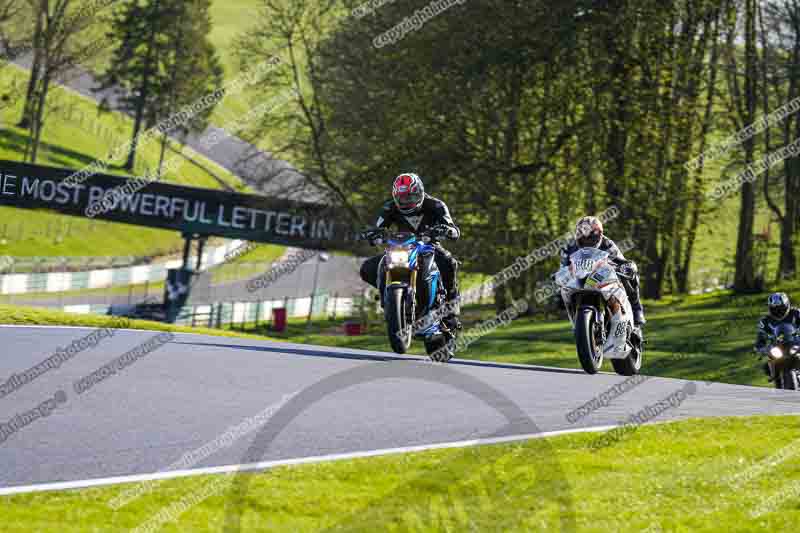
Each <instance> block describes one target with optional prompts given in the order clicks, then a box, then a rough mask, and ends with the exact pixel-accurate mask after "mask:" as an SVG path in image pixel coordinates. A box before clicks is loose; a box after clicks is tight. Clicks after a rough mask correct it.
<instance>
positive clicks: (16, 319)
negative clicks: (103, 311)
mask: <svg viewBox="0 0 800 533" xmlns="http://www.w3.org/2000/svg"><path fill="white" fill-rule="evenodd" d="M0 324H6V325H38V326H83V327H90V328H103V327H118V326H119V318H118V317H111V316H105V315H94V314H85V315H84V314H76V313H64V312H61V311H52V310H49V309H39V308H35V307H21V306H16V305H5V304H0ZM126 329H141V330H147V331H172V332H174V333H195V334H198V335H214V336H218V337H240V338H244V339H253V340H262V341H263V340H270V341H274V340H278V339H274V338H266V336H265V335H259V334H255V333H246V332H240V331H233V330H228V329H209V328H191V327H185V326H174V325H171V324H164V323H161V322H150V321H148V320H131V321H130V323H129V325H127V326H126Z"/></svg>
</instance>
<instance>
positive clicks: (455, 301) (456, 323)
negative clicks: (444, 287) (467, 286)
mask: <svg viewBox="0 0 800 533" xmlns="http://www.w3.org/2000/svg"><path fill="white" fill-rule="evenodd" d="M460 299H461V297H460V296H459V294H458V290H454V291H453V292H450V293H448V294H447V301H446V302H445V306H446V307H447V309H448V311H449V312H448V313H447V314H445V315H444V316H443V317H442V322H444V325H445V326H447V329H449V330H450V331H452V332H454V333H455V332H456V331H458V330H460V329H461V328H462V325H461V320H459V318H458V317H459V315H460V314H461V305H460V302H459V300H460Z"/></svg>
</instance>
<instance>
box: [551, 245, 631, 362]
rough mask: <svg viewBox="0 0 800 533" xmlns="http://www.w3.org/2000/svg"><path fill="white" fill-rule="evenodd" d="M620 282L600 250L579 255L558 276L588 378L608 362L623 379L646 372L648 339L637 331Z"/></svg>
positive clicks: (593, 249)
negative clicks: (605, 360)
mask: <svg viewBox="0 0 800 533" xmlns="http://www.w3.org/2000/svg"><path fill="white" fill-rule="evenodd" d="M620 276H621V275H620V274H618V272H617V270H616V268H615V267H614V264H613V263H612V262H611V261H610V259H609V254H608V252H604V251H602V250H598V249H597V248H581V249H579V250H578V251H576V252H575V253H573V254H572V255H571V256H570V258H569V265H568V266H564V267H561V269H559V271H558V272H556V274H555V276H554V281H555V283H556V285H557V286H558V287H559V289H560V291H561V297H562V299H563V300H564V304H565V305H566V308H567V314H568V315H569V319H570V322H571V323H572V326H573V330H574V332H575V345H576V348H577V350H578V360H579V361H580V363H581V366H582V367H583V370H584V371H585V372H586V373H588V374H596V373H597V372H598V371H599V370H600V368H601V367H602V365H603V359H604V358H606V357H607V358H609V359H610V360H611V364H612V366H613V367H614V371H616V373H617V374H621V375H623V376H632V375H634V374H638V373H639V371H640V370H641V368H642V359H643V355H644V354H643V351H644V346H643V345H644V339H643V337H642V332H641V329H640V328H636V327H634V325H633V320H632V318H633V312H632V310H631V304H630V302H629V301H628V295H627V293H626V292H625V287H624V286H623V285H622V280H621V279H620Z"/></svg>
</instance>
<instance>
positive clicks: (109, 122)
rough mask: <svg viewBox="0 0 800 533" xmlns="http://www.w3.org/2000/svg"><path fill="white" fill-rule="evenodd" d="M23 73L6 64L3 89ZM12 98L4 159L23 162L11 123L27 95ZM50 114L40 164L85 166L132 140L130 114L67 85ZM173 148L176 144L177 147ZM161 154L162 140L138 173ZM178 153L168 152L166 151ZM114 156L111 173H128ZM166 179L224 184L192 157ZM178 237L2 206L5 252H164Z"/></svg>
mask: <svg viewBox="0 0 800 533" xmlns="http://www.w3.org/2000/svg"><path fill="white" fill-rule="evenodd" d="M26 80H27V71H24V70H22V69H18V68H16V67H14V66H9V67H7V68H4V69H2V70H0V88H2V89H0V91H5V92H2V94H5V95H8V94H9V92H11V91H12V90H13V88H14V87H15V86H16V87H19V86H20V84H24V82H25V81H26ZM14 100H15V98H13V93H12V94H11V97H10V98H9V104H10V105H7V107H5V108H3V109H2V110H0V123H2V135H0V159H9V160H15V161H18V160H21V155H22V153H23V149H24V146H25V144H26V142H27V131H25V130H22V129H20V128H17V127H15V126H14V124H15V122H16V120H18V118H19V116H20V113H21V108H22V104H23V102H22V99H17V100H16V101H15V102H14ZM11 102H13V103H11ZM49 115H50V118H49V120H48V121H47V123H46V127H45V130H44V135H43V143H42V147H41V151H40V156H39V158H38V161H37V163H38V164H42V165H51V166H61V167H68V168H76V169H77V168H82V167H84V166H86V165H88V164H89V163H91V162H92V161H93V160H95V159H102V158H105V157H106V156H107V154H108V153H109V151H110V150H112V149H113V148H114V147H115V146H117V145H118V144H119V143H122V142H125V141H127V140H129V139H130V132H131V129H132V128H131V120H130V119H129V118H128V117H125V116H123V115H122V114H119V113H104V114H98V113H97V106H96V104H95V103H94V102H93V101H90V100H89V99H87V98H83V97H81V96H80V95H78V94H77V93H74V92H72V91H69V90H66V89H62V88H55V89H53V90H52V95H51V97H50V100H49ZM174 148H176V149H179V147H177V146H175V147H174ZM185 152H186V153H187V154H189V155H191V157H192V158H194V159H198V160H199V161H200V162H201V163H202V164H203V165H204V166H207V167H211V168H214V169H215V170H214V172H215V174H217V175H219V176H220V177H221V178H222V179H223V180H224V181H225V182H226V183H228V184H230V185H231V186H234V187H241V183H240V182H239V180H238V179H237V178H236V177H235V176H233V175H231V174H229V173H226V172H224V171H223V170H222V169H220V168H219V167H216V166H215V165H214V164H213V163H211V162H210V161H208V160H206V159H204V158H202V157H201V156H199V155H197V154H195V153H192V152H191V151H189V150H188V149H187V150H186V151H185ZM158 156H159V153H158V147H157V146H150V147H149V149H147V150H145V151H144V152H143V154H142V155H141V156H140V158H139V161H138V165H137V171H138V173H143V172H144V171H145V169H146V168H147V167H150V168H155V166H156V165H157V163H158ZM175 156H176V155H175V154H174V153H172V152H167V157H175ZM115 163H117V164H116V165H112V169H113V170H112V172H113V173H115V174H120V175H124V174H125V172H124V171H123V170H122V169H121V166H120V165H121V163H122V162H121V161H117V162H115ZM166 180H167V181H171V182H175V183H181V184H185V185H192V186H198V187H205V188H212V189H219V188H221V187H222V185H221V184H220V183H219V182H218V181H217V179H215V178H214V177H213V176H211V175H210V174H209V173H207V172H205V171H203V170H202V169H200V168H198V167H197V166H195V165H193V164H191V163H188V162H187V163H185V164H183V165H182V166H181V167H180V168H179V169H178V171H177V172H172V173H168V174H167V175H166ZM87 237H88V238H87ZM181 242H182V241H181V239H180V236H179V235H178V234H177V233H176V232H173V231H163V230H154V229H148V228H141V227H137V226H129V225H125V224H116V223H105V222H92V221H89V220H88V219H83V218H79V217H64V216H60V215H56V214H53V213H47V212H31V211H27V210H19V209H14V208H9V207H0V255H13V256H51V255H54V256H131V255H160V254H164V253H169V252H174V251H177V250H179V249H180V246H181Z"/></svg>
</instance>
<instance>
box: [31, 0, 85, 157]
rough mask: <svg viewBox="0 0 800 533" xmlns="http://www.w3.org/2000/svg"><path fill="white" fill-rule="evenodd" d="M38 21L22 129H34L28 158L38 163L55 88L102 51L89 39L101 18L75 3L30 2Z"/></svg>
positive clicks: (68, 0) (60, 0) (59, 0)
mask: <svg viewBox="0 0 800 533" xmlns="http://www.w3.org/2000/svg"><path fill="white" fill-rule="evenodd" d="M28 2H29V6H30V8H31V12H32V17H33V19H34V20H35V24H34V33H33V36H32V38H31V39H30V46H31V50H32V52H33V60H32V66H31V71H30V77H29V80H28V88H27V92H26V97H25V105H24V107H23V112H22V117H21V118H20V122H19V126H20V127H23V128H28V129H30V136H29V137H28V142H27V144H26V147H25V152H24V157H25V159H27V160H29V161H30V162H33V163H35V162H36V158H37V155H38V150H39V145H40V142H41V137H42V132H43V129H44V125H45V111H46V103H47V96H48V93H49V90H50V87H51V85H52V84H53V83H54V82H58V81H59V80H60V77H61V76H63V75H64V74H65V73H66V72H68V71H69V70H71V69H72V68H74V67H75V66H76V65H77V64H79V63H81V62H83V61H86V60H89V59H91V58H92V57H93V56H94V55H95V54H97V53H98V52H99V48H98V47H97V46H96V41H95V40H93V39H90V38H89V39H87V38H86V36H87V30H89V29H91V28H92V25H93V24H94V22H96V21H97V20H98V19H97V16H96V13H94V12H93V11H91V10H85V9H82V8H83V7H84V6H85V5H86V4H85V3H79V2H76V1H73V0H28Z"/></svg>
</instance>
